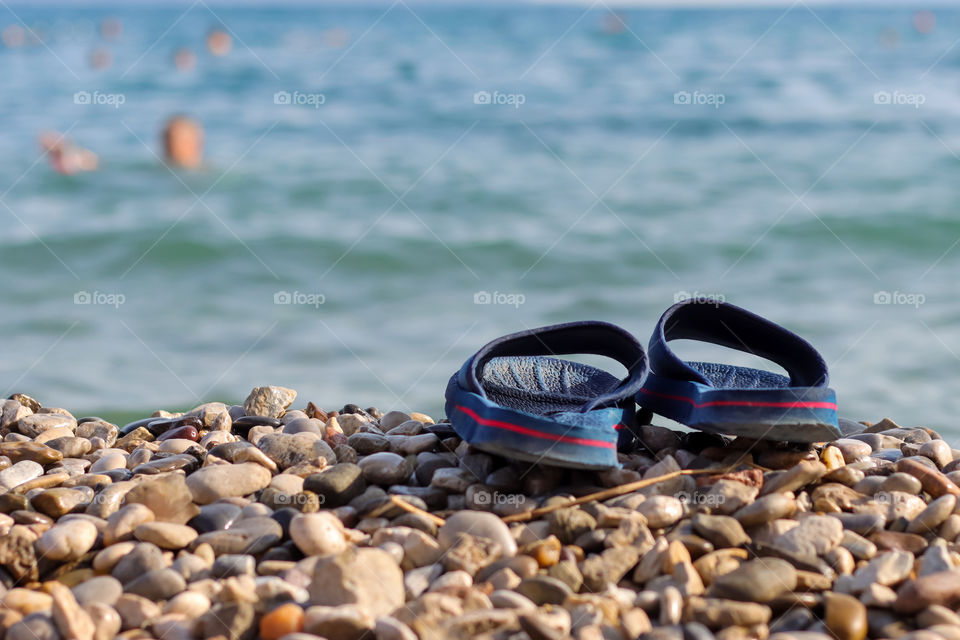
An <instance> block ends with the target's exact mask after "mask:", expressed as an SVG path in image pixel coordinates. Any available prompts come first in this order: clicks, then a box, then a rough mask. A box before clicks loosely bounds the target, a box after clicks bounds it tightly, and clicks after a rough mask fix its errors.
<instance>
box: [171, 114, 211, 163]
mask: <svg viewBox="0 0 960 640" xmlns="http://www.w3.org/2000/svg"><path fill="white" fill-rule="evenodd" d="M163 152H164V156H165V157H166V159H167V162H168V163H169V164H171V165H174V166H177V167H183V168H185V169H196V168H197V167H199V166H200V164H201V163H202V162H203V127H201V126H200V123H198V122H197V121H195V120H193V119H192V118H188V117H187V116H182V115H181V116H174V117H172V118H170V119H169V120H168V121H167V124H166V126H164V128H163Z"/></svg>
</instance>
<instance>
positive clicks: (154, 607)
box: [114, 593, 160, 629]
mask: <svg viewBox="0 0 960 640" xmlns="http://www.w3.org/2000/svg"><path fill="white" fill-rule="evenodd" d="M114 609H116V610H117V613H119V614H120V620H121V622H122V628H124V629H135V628H137V627H142V626H143V625H145V624H146V623H147V622H149V621H150V620H153V619H154V618H156V617H157V616H158V615H160V606H159V605H158V604H157V603H155V602H152V601H150V600H147V599H146V598H143V597H141V596H138V595H134V594H132V593H125V594H123V595H122V596H120V599H119V600H117V603H116V604H115V605H114Z"/></svg>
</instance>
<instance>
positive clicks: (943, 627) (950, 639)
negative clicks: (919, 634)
mask: <svg viewBox="0 0 960 640" xmlns="http://www.w3.org/2000/svg"><path fill="white" fill-rule="evenodd" d="M927 631H930V632H933V633H935V634H937V635H938V636H940V637H941V638H944V640H960V627H956V626H953V625H950V624H935V625H933V626H932V627H930V628H929V629H927Z"/></svg>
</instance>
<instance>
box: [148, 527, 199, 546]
mask: <svg viewBox="0 0 960 640" xmlns="http://www.w3.org/2000/svg"><path fill="white" fill-rule="evenodd" d="M133 535H134V537H136V538H137V540H140V541H141V542H152V543H153V544H155V545H157V546H158V547H160V548H161V549H182V548H184V547H186V546H187V545H188V544H190V543H191V542H193V541H194V540H196V539H197V535H198V534H197V532H196V530H195V529H193V528H192V527H188V526H187V525H185V524H173V523H172V522H144V523H143V524H141V525H138V526H137V528H136V529H134V530H133Z"/></svg>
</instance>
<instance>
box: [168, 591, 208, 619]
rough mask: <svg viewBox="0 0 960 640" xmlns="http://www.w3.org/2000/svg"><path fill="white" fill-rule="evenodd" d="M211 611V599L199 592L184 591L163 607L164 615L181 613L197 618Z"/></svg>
mask: <svg viewBox="0 0 960 640" xmlns="http://www.w3.org/2000/svg"><path fill="white" fill-rule="evenodd" d="M209 609H210V598H208V597H207V596H205V595H204V594H202V593H199V592H197V591H191V590H187V591H183V592H181V593H178V594H177V595H175V596H174V597H173V598H171V599H170V600H168V601H167V602H166V603H165V604H164V605H163V613H181V614H183V615H185V616H187V617H188V618H196V617H199V616H201V615H203V614H204V613H206V612H207V611H208V610H209Z"/></svg>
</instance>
